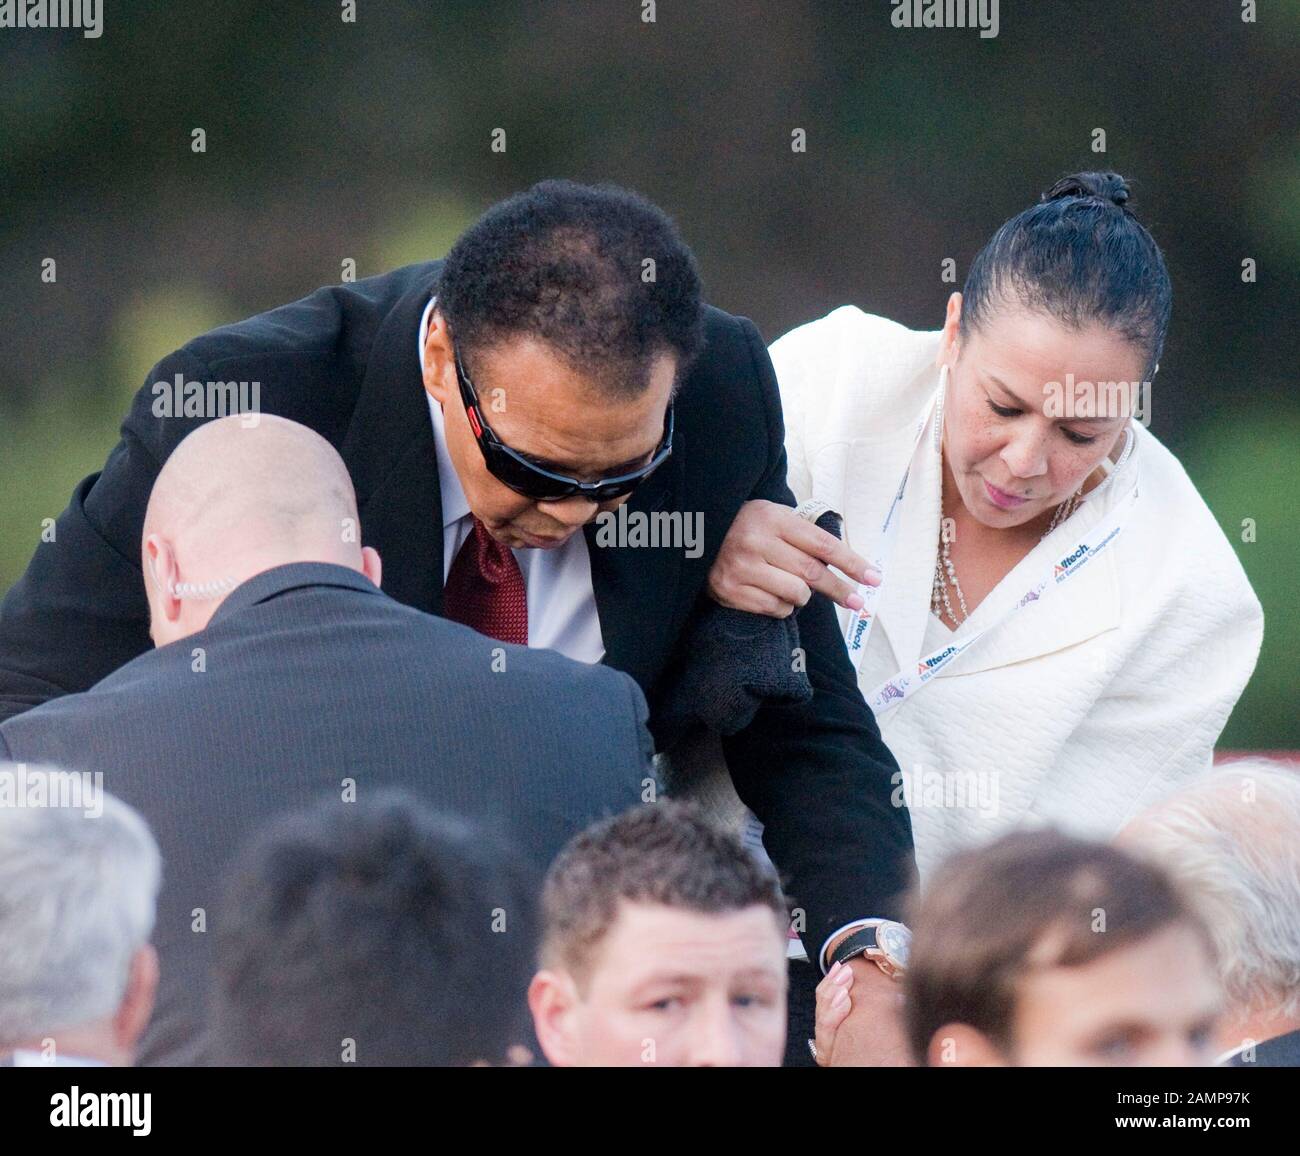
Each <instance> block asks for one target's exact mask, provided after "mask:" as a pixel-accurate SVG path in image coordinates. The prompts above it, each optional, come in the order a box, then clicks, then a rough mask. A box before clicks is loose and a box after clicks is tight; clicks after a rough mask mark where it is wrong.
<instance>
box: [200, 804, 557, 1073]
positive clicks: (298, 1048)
mask: <svg viewBox="0 0 1300 1156" xmlns="http://www.w3.org/2000/svg"><path fill="white" fill-rule="evenodd" d="M535 886H536V878H535V875H534V873H533V872H532V871H530V870H529V869H527V868H526V867H525V866H524V864H523V863H522V861H521V860H519V859H517V858H515V857H514V856H513V855H512V854H511V853H510V852H509V851H508V850H507V849H506V847H505V845H504V844H503V843H500V842H499V841H497V840H495V839H491V838H487V837H485V833H484V832H482V831H479V830H475V829H473V828H472V827H470V826H468V825H465V824H462V823H460V822H458V821H452V820H450V819H445V818H443V817H441V816H439V815H438V814H436V813H435V812H433V811H431V810H430V809H428V808H426V807H424V806H422V805H420V804H419V803H418V802H417V801H416V800H415V799H414V798H413V797H411V796H408V795H405V794H403V793H400V792H386V793H383V794H381V795H379V796H376V797H375V798H374V799H373V800H371V801H369V802H358V803H344V802H340V801H339V800H337V799H333V800H330V801H328V802H324V803H322V804H321V805H320V806H318V807H316V808H315V809H313V810H310V811H306V812H302V813H299V814H295V815H292V816H290V817H288V818H285V819H281V820H280V821H278V822H277V823H275V824H273V825H272V826H271V827H270V828H268V829H266V830H265V831H264V832H263V833H262V834H260V835H259V836H258V838H256V839H255V840H254V842H253V843H252V845H251V846H249V847H248V848H247V849H246V850H245V851H244V852H243V853H242V854H241V855H240V857H239V859H238V860H237V861H236V863H235V865H234V867H233V869H232V872H231V876H230V881H229V884H228V886H227V888H226V891H225V893H224V896H223V899H222V902H221V905H220V906H219V907H218V911H217V919H216V932H215V936H216V944H215V957H216V961H215V966H214V984H213V994H212V1005H211V1006H212V1020H211V1037H212V1058H213V1060H214V1061H215V1062H216V1063H218V1064H234V1065H247V1066H253V1067H269V1066H282V1065H299V1066H311V1067H316V1066H321V1065H334V1064H358V1065H362V1066H389V1065H416V1066H440V1067H445V1066H458V1067H459V1066H465V1065H468V1064H474V1063H490V1064H502V1063H506V1062H510V1061H516V1062H517V1061H518V1060H519V1059H521V1058H523V1057H522V1056H521V1055H520V1054H519V1049H520V1048H521V1047H523V1046H524V1044H525V1042H526V1041H527V1040H528V1039H529V1031H528V1017H527V1012H526V1007H525V998H526V991H527V987H528V978H529V975H530V974H531V971H532V962H533V958H534V953H535V951H536V945H537V940H536V916H535V909H534V908H535V898H534V888H535Z"/></svg>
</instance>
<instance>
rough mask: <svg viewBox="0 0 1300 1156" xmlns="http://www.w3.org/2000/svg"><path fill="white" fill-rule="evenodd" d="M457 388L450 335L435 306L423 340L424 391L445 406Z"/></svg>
mask: <svg viewBox="0 0 1300 1156" xmlns="http://www.w3.org/2000/svg"><path fill="white" fill-rule="evenodd" d="M457 388H458V386H457V383H456V362H455V355H454V353H453V350H452V344H451V333H450V332H449V330H448V329H447V323H446V321H444V320H443V317H442V314H441V313H440V312H439V311H438V308H437V307H436V306H435V307H434V310H433V312H432V313H430V314H429V332H428V333H427V334H425V338H424V391H425V392H426V393H427V394H428V395H429V396H430V397H432V398H433V399H434V401H436V402H437V403H438V404H439V405H446V404H447V401H448V399H449V397H450V395H451V391H452V390H454V389H457Z"/></svg>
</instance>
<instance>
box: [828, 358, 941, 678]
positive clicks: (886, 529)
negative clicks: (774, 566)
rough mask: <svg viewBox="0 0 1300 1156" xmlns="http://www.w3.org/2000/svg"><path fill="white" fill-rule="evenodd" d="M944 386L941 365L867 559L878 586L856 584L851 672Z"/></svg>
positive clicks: (849, 641)
mask: <svg viewBox="0 0 1300 1156" xmlns="http://www.w3.org/2000/svg"><path fill="white" fill-rule="evenodd" d="M947 384H948V367H947V366H946V365H945V366H944V367H943V369H942V370H941V371H940V380H939V388H938V389H937V390H935V394H934V397H933V398H932V399H931V400H930V404H929V405H928V406H927V407H926V410H925V416H924V417H922V418H921V424H920V425H919V426H918V427H917V431H916V440H915V441H914V442H913V443H912V452H911V454H910V455H909V456H908V459H907V468H906V469H905V470H904V471H903V480H902V481H901V482H899V483H898V491H897V492H896V493H895V494H894V500H893V501H892V502H890V503H889V509H888V510H886V511H885V520H884V522H883V523H882V525H881V527H880V535H879V537H878V538H877V539H876V543H877V546H876V553H875V554H874V555H872V557H870V558H868V559H867V561H869V562H870V563H871V564H872V566H873V567H875V569H876V571H877V573H879V575H880V584H879V585H878V586H866V585H862V584H859V586H858V588H857V594H858V597H860V598H861V599H862V608H861V609H860V610H855V611H854V612H853V614H852V616H851V617H850V618H849V622H848V625H847V626H846V627H845V628H844V644H845V646H847V647H848V651H849V661H850V662H851V663H853V670H854V672H855V673H856V672H857V671H859V670H861V669H862V656H863V655H864V654H866V652H867V641H868V640H869V639H870V638H871V628H872V627H873V626H875V624H876V603H877V602H878V601H880V592H881V591H882V590H884V588H885V565H886V563H887V562H888V561H889V556H890V555H891V554H892V553H893V552H894V539H895V538H896V537H898V522H899V511H900V509H901V508H902V505H903V494H904V493H905V492H906V491H907V479H908V478H909V477H910V476H911V474H912V467H913V466H914V465H915V464H916V451H917V450H918V449H919V448H920V446H921V439H922V438H923V437H924V436H925V431H926V429H928V428H929V425H930V418H931V415H932V414H934V412H935V409H936V408H942V406H943V395H944V391H945V387H946V386H947Z"/></svg>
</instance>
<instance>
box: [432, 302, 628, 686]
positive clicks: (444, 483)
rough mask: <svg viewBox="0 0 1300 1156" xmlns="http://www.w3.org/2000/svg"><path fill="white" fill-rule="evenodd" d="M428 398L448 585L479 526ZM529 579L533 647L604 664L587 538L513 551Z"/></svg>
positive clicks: (434, 405) (526, 583)
mask: <svg viewBox="0 0 1300 1156" xmlns="http://www.w3.org/2000/svg"><path fill="white" fill-rule="evenodd" d="M436 301H437V297H431V298H430V299H429V304H428V305H426V306H425V307H424V316H423V318H421V320H420V339H419V349H418V352H419V357H420V370H421V376H423V371H424V342H425V338H426V337H427V336H428V333H429V317H430V315H431V314H432V313H433V306H434V302H436ZM428 396H429V418H430V420H431V421H432V422H433V440H434V444H435V445H436V446H437V451H438V485H439V488H440V490H441V492H442V580H443V583H444V584H445V583H446V581H447V575H448V574H449V573H450V572H451V563H452V560H453V559H454V558H455V557H456V554H457V552H458V551H459V550H460V548H461V546H462V545H464V542H465V539H466V538H468V537H469V535H470V533H471V531H472V530H473V528H474V522H473V517H472V515H471V514H470V510H469V502H468V501H467V500H466V498H465V490H464V488H463V487H462V486H461V484H460V478H459V477H458V476H457V474H456V467H455V466H453V465H452V464H451V456H450V455H449V454H448V453H447V436H446V431H445V429H444V426H443V413H442V406H440V405H439V404H438V403H437V401H435V400H434V398H433V397H432V396H431V395H428ZM511 553H512V554H514V556H515V560H516V561H517V562H518V563H519V569H520V571H521V572H522V573H523V576H524V586H525V588H526V599H527V602H528V645H529V646H542V647H549V648H550V649H551V650H558V651H559V652H560V653H561V654H563V655H564V656H565V657H567V658H573V659H576V660H577V661H579V662H593V663H594V662H599V661H600V660H601V659H602V658H604V657H605V640H604V637H603V636H602V635H601V632H600V616H599V614H598V613H597V611H596V592H595V590H594V589H593V588H592V585H591V557H590V555H589V554H588V552H587V539H586V537H585V536H584V535H583V533H582V531H581V530H579V531H578V532H577V533H576V534H574V535H573V536H572V537H571V538H570V539H569V540H568V541H567V542H565V543H564V545H563V546H557V547H556V548H555V549H553V550H534V549H519V550H511Z"/></svg>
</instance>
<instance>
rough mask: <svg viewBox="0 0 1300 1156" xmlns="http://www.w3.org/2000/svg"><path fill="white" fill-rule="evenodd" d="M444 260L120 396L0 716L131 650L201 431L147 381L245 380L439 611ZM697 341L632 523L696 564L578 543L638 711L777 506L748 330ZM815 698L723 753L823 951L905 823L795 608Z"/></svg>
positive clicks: (844, 691)
mask: <svg viewBox="0 0 1300 1156" xmlns="http://www.w3.org/2000/svg"><path fill="white" fill-rule="evenodd" d="M441 266H442V263H441V262H439V261H434V262H428V263H425V264H420V265H411V266H407V267H405V268H402V269H398V270H395V271H394V272H391V273H387V274H384V275H382V276H379V277H372V278H369V279H367V280H364V281H359V282H356V283H354V284H346V285H331V286H327V287H325V288H322V289H319V290H317V291H316V292H315V293H313V294H311V295H310V296H309V297H306V298H304V299H303V300H301V301H296V302H293V303H292V304H289V305H284V306H281V307H280V308H277V309H273V310H271V311H270V312H269V313H263V314H260V315H258V316H256V317H252V318H249V319H248V320H246V321H242V322H240V323H238V324H236V325H229V326H225V327H223V328H221V329H216V330H213V331H212V332H211V333H207V334H204V335H203V336H201V337H198V338H195V339H194V340H193V341H191V342H190V343H189V344H188V345H186V346H184V347H183V348H181V349H179V350H177V351H176V352H175V353H173V354H171V355H170V356H168V357H166V358H164V359H163V360H162V361H161V362H160V363H159V364H158V365H157V366H156V367H155V368H154V370H153V371H152V373H151V374H150V376H149V378H148V380H147V382H146V383H145V386H144V388H142V389H141V390H140V392H139V394H137V396H136V399H135V402H134V404H133V406H132V409H131V412H130V413H129V415H128V416H127V418H126V421H125V422H124V423H123V426H122V440H121V441H120V442H119V444H118V445H117V447H116V448H115V449H114V450H113V452H112V454H111V455H110V456H109V459H108V462H107V464H106V465H105V467H104V469H103V471H102V472H101V473H100V474H97V475H92V476H91V477H89V478H86V479H85V480H84V481H83V482H82V483H81V484H80V485H79V486H78V487H77V489H76V491H75V492H74V494H73V496H72V502H71V504H70V505H69V507H68V508H67V510H65V511H64V513H63V514H62V515H61V517H60V518H59V520H58V523H57V525H56V532H55V540H54V541H51V542H43V543H42V544H41V545H40V546H39V547H38V548H37V550H36V554H35V556H34V557H33V559H32V561H31V563H30V565H29V566H28V569H27V571H26V573H25V574H24V575H23V576H22V578H20V579H19V581H18V582H17V583H16V584H15V585H14V587H13V588H12V589H11V590H10V591H9V593H8V595H7V596H6V598H5V600H4V602H3V604H2V605H0V716H2V715H3V714H4V713H14V712H17V711H21V710H23V709H25V708H26V707H29V706H31V705H34V704H35V703H39V702H42V701H44V700H46V699H48V698H51V697H54V696H56V695H59V694H66V693H68V692H71V691H78V690H83V689H85V688H86V687H89V686H91V685H92V684H93V683H95V682H96V681H97V680H98V679H100V678H102V677H104V676H105V675H106V674H108V673H109V672H111V671H112V670H114V669H116V668H117V667H119V666H121V665H122V664H123V663H125V662H128V661H129V660H130V659H132V658H134V657H135V656H136V655H138V654H140V653H141V652H142V651H144V650H146V649H147V648H148V647H149V636H148V608H147V604H146V601H145V596H144V592H143V587H142V579H141V571H140V535H141V529H142V526H143V521H144V511H145V507H146V504H147V502H148V498H149V493H150V489H151V488H152V485H153V481H154V478H155V477H156V476H157V473H158V470H159V467H160V465H161V463H162V462H163V461H164V460H165V459H166V458H167V456H168V455H169V454H170V453H171V451H172V449H173V448H174V447H175V446H176V444H177V443H178V442H179V441H180V440H181V438H182V437H184V436H185V434H187V433H188V432H189V431H190V430H191V429H193V428H194V427H195V426H196V425H198V424H199V423H200V421H201V419H198V418H188V419H187V418H177V417H156V416H154V413H153V412H152V411H153V406H154V401H155V396H154V394H153V392H152V390H151V386H152V385H153V384H154V383H155V382H165V383H170V382H172V381H173V380H174V379H175V377H176V375H177V374H181V375H183V377H184V378H185V379H186V380H193V381H198V382H204V383H206V382H209V381H219V382H224V381H258V382H260V397H261V408H262V410H263V411H265V412H268V413H274V414H279V415H281V416H283V417H287V418H291V419H292V420H294V421H297V422H301V423H302V424H303V425H306V426H310V427H311V428H312V429H314V430H316V431H317V432H318V433H320V434H321V435H322V436H324V437H325V438H327V439H328V440H329V441H330V442H331V443H332V444H333V445H335V446H336V447H337V448H338V450H339V452H340V454H341V455H342V457H343V460H344V462H346V464H347V467H348V470H349V472H350V473H351V475H352V480H353V482H354V484H355V486H356V491H357V500H358V503H359V512H360V518H361V529H362V535H363V539H364V541H365V544H367V545H370V546H373V547H375V548H376V549H377V550H378V551H379V553H380V554H381V555H382V557H383V560H384V575H383V583H384V589H385V591H387V592H388V593H389V594H391V595H392V596H393V597H394V598H396V599H397V600H399V601H401V602H405V603H406V604H408V605H410V606H414V607H417V608H419V609H421V610H427V611H430V612H432V613H435V614H436V613H438V612H439V611H440V608H441V604H442V522H441V518H440V516H439V510H440V504H439V486H438V470H437V465H436V456H435V449H434V440H433V430H432V426H431V423H430V420H429V414H428V402H427V395H426V394H425V392H424V389H423V383H422V380H421V373H420V366H419V361H418V355H417V344H418V343H417V336H418V332H419V324H420V317H421V315H422V313H423V311H424V307H425V305H426V304H427V303H428V300H429V297H430V294H431V293H432V292H433V291H434V289H435V287H436V284H437V278H438V275H439V272H440V270H441ZM704 329H705V341H706V346H705V349H704V352H703V354H702V355H701V357H700V358H699V360H698V361H697V362H696V364H695V365H694V367H693V368H692V370H691V372H690V373H689V374H688V375H687V376H686V377H685V379H684V380H683V382H682V383H681V388H680V392H679V395H678V399H677V416H676V434H675V443H674V451H673V454H672V456H671V457H670V458H669V459H668V461H667V462H666V463H665V464H664V466H662V467H661V468H660V469H659V470H658V471H657V472H656V473H655V474H654V475H653V476H652V477H651V478H650V479H649V480H648V481H647V482H646V483H645V484H644V485H642V486H641V487H640V488H639V489H638V490H637V491H636V493H635V494H634V495H633V497H632V499H631V502H630V504H629V510H630V511H633V512H635V511H646V512H653V511H659V510H664V511H673V510H680V511H682V512H683V514H691V513H701V514H702V515H703V528H704V549H703V552H702V554H701V556H700V557H698V558H687V557H685V555H684V552H683V551H681V550H674V549H667V548H657V549H647V548H631V547H627V548H601V547H600V546H599V544H598V543H597V541H596V534H595V529H594V527H593V526H588V527H587V529H586V534H587V542H588V545H589V547H590V553H591V571H592V583H593V585H594V587H595V595H596V605H597V609H598V613H599V615H600V626H601V632H602V634H603V636H604V640H605V646H606V657H605V661H606V663H608V664H609V665H610V666H614V667H616V668H618V669H619V670H623V671H626V672H627V673H628V674H630V675H631V676H632V677H633V678H634V679H635V680H636V681H637V683H638V684H639V685H640V686H641V688H642V689H643V690H644V691H645V694H646V697H647V698H648V700H649V703H650V726H651V730H652V732H653V733H654V734H655V738H656V740H657V742H658V743H659V745H660V747H661V748H662V747H664V746H666V745H667V744H668V743H669V742H670V741H671V740H672V738H673V737H675V736H673V735H670V734H667V733H665V731H664V728H662V727H659V726H657V724H656V709H655V707H656V702H657V701H658V700H659V698H660V697H661V695H662V693H663V691H664V689H665V687H666V686H667V685H669V683H670V681H671V680H672V679H673V677H674V668H675V666H676V664H677V663H679V662H681V661H683V660H684V659H686V658H688V657H689V656H688V655H684V654H683V653H681V650H682V649H683V648H680V647H679V646H678V642H679V640H680V639H681V638H682V637H683V634H684V632H685V628H686V626H687V623H688V621H689V619H690V617H691V615H692V613H693V611H694V609H695V607H696V605H697V602H699V600H700V599H701V598H705V597H707V592H706V584H705V579H706V577H707V575H708V572H709V568H710V566H711V565H712V563H713V559H714V557H715V556H716V554H717V551H718V547H719V546H720V545H721V542H722V539H723V537H724V536H725V534H726V531H727V528H728V527H729V526H730V525H731V522H732V519H733V518H734V517H735V515H736V513H737V511H738V510H739V509H740V506H741V504H742V503H743V502H745V501H746V500H748V499H750V498H765V499H768V500H770V501H775V502H784V503H786V504H793V500H794V499H793V497H792V495H791V493H790V490H789V488H788V487H787V485H786V480H785V472H786V459H785V448H784V441H785V431H784V427H783V423H782V419H781V406H780V395H779V393H778V391H777V385H776V376H775V373H774V371H773V369H772V363H771V361H770V359H769V358H768V356H767V350H766V348H765V347H764V345H763V341H762V338H761V337H760V336H759V333H758V330H757V329H756V328H755V327H754V325H753V323H752V322H750V321H748V320H746V319H745V318H738V317H732V316H730V315H728V314H726V313H723V312H721V311H720V310H718V309H715V308H712V307H705V313H704ZM799 632H800V636H801V639H802V644H803V646H804V648H805V650H806V652H807V671H808V676H809V679H810V681H811V683H812V686H813V690H814V694H813V698H812V700H811V701H810V702H808V703H807V704H805V705H803V706H794V707H790V706H786V707H768V708H764V709H763V710H761V711H759V713H758V715H757V716H756V717H755V719H754V721H753V722H752V723H751V725H750V726H748V727H747V728H746V729H745V730H743V731H741V732H740V733H738V734H736V735H734V736H731V737H729V738H727V739H726V740H725V741H724V744H723V747H724V752H725V755H726V758H727V764H728V767H729V769H730V772H731V776H732V779H733V781H734V783H735V786H736V790H737V793H738V794H739V795H740V797H741V799H742V800H743V801H744V802H745V803H746V804H747V805H748V806H749V807H750V808H751V809H752V810H753V811H754V812H755V814H756V815H757V816H758V817H759V819H760V820H761V821H762V822H763V823H764V824H765V827H766V832H765V835H764V841H765V843H766V845H767V849H768V852H769V854H770V855H771V856H772V859H773V860H774V862H775V863H776V864H777V866H778V867H779V868H780V869H781V870H782V872H783V874H784V875H785V877H786V883H787V888H788V890H789V892H790V894H791V896H792V897H793V899H794V900H795V901H796V902H797V903H798V904H799V905H800V906H802V907H803V908H804V909H805V912H806V916H807V924H806V931H807V933H808V938H809V940H810V942H811V943H812V944H813V945H820V943H821V941H822V939H823V938H824V937H825V935H826V934H828V933H829V932H830V931H833V930H834V929H835V928H836V927H838V926H840V925H841V924H842V923H844V922H847V921H848V920H850V919H854V918H858V917H861V916H865V915H886V916H895V917H897V916H898V915H899V914H900V910H899V906H898V904H899V899H900V896H901V893H902V892H903V891H904V890H905V888H906V886H907V885H908V884H909V883H910V882H911V880H912V877H913V870H914V869H913V866H912V834H911V824H910V822H909V819H908V816H907V812H906V810H905V809H904V808H903V807H901V806H897V807H896V806H894V805H892V803H891V792H892V791H893V788H894V786H896V782H895V781H893V780H892V776H894V775H895V774H896V773H897V770H898V767H897V764H896V763H895V761H894V758H893V756H892V755H891V754H890V753H889V751H888V749H887V748H886V747H885V745H884V743H883V742H882V741H881V738H880V732H879V729H878V728H877V726H876V722H875V719H874V718H873V717H872V714H871V711H870V710H869V708H868V707H867V706H866V704H865V702H864V701H863V698H862V695H861V693H860V692H859V690H858V687H857V681H856V678H855V676H854V671H853V669H852V667H851V665H850V664H849V661H848V657H847V655H846V653H845V649H844V645H843V641H842V639H841V636H840V632H839V628H838V623H837V621H836V618H835V613H834V607H833V605H832V604H831V603H830V602H829V601H828V600H826V599H825V598H823V597H821V596H814V598H813V599H812V600H811V601H810V602H809V603H808V605H807V606H805V607H804V608H803V610H802V611H801V612H800V614H799Z"/></svg>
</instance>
